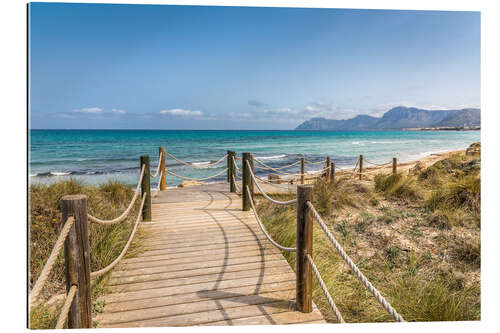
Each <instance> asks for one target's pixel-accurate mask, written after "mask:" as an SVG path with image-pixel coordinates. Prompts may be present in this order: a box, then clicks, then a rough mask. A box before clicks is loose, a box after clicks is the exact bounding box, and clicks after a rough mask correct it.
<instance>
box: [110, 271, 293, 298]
mask: <svg viewBox="0 0 500 333" xmlns="http://www.w3.org/2000/svg"><path fill="white" fill-rule="evenodd" d="M286 281H295V274H292V273H290V274H278V275H265V276H263V277H262V278H261V279H256V278H255V277H249V278H243V279H234V280H223V281H220V283H219V284H218V285H217V289H221V288H232V287H244V286H250V285H251V286H256V288H257V286H258V285H260V284H264V283H272V282H286ZM213 287H214V283H213V282H204V283H196V284H190V285H185V286H175V287H165V288H157V289H149V290H141V291H131V292H120V293H118V292H116V293H112V294H109V295H106V296H105V297H104V299H105V300H106V302H107V303H111V302H123V301H132V300H137V299H149V298H151V297H165V296H173V295H182V294H184V293H190V292H197V291H200V290H210V289H212V288H213Z"/></svg>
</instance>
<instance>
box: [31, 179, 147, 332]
mask: <svg viewBox="0 0 500 333" xmlns="http://www.w3.org/2000/svg"><path fill="white" fill-rule="evenodd" d="M67 194H85V195H87V201H88V202H87V204H88V212H89V214H92V215H94V216H97V217H99V218H103V219H111V218H114V217H116V216H118V215H120V214H121V213H122V212H123V211H124V210H125V209H126V207H127V205H128V204H129V202H130V200H131V199H132V196H133V191H132V190H131V189H130V188H129V187H128V186H126V185H124V184H121V183H117V182H109V183H106V184H102V185H100V186H89V185H83V184H82V183H79V182H77V181H73V180H71V181H66V182H60V183H55V184H52V185H41V184H40V185H38V184H37V185H31V186H30V188H29V208H30V215H29V237H30V241H29V273H30V275H29V288H30V289H31V288H32V286H33V284H34V283H35V282H36V280H37V278H38V276H39V274H40V272H41V270H42V268H43V266H44V264H45V262H46V260H47V258H48V257H49V255H50V252H51V251H52V248H53V246H54V243H55V241H56V239H57V237H58V236H59V233H60V230H61V228H62V221H61V211H60V199H61V198H62V197H63V196H64V195H67ZM139 206H140V202H139V200H137V201H136V203H135V204H134V207H133V209H132V211H131V213H130V214H129V217H128V218H127V219H126V220H125V221H123V222H122V223H119V224H116V225H109V226H104V225H96V224H94V223H91V222H89V243H90V265H91V267H90V268H91V271H96V270H98V269H101V268H103V267H105V266H106V265H108V264H110V263H111V262H112V261H113V260H114V259H115V258H116V257H117V256H118V255H119V253H120V252H121V250H122V248H123V246H124V245H125V243H126V241H127V240H128V237H129V235H130V232H131V230H132V227H133V223H134V222H135V218H136V217H137V214H138V209H139ZM143 236H144V235H142V234H141V233H140V232H139V233H137V234H136V238H137V240H139V241H135V242H133V243H132V244H133V245H132V246H131V247H130V248H129V250H128V253H127V255H132V254H134V253H137V252H138V251H140V250H141V248H140V243H141V242H140V239H141V238H142V237H143ZM63 252H64V251H61V253H60V254H59V256H58V258H57V261H56V264H55V266H54V268H53V270H52V272H51V274H50V277H49V279H48V281H47V283H46V285H45V287H44V289H43V291H42V293H41V295H40V297H39V299H40V300H41V305H40V306H38V307H36V308H34V309H33V310H32V311H31V313H30V326H31V328H53V327H54V325H55V321H56V320H57V315H58V312H57V311H58V309H57V306H56V308H54V307H47V306H44V305H43V303H44V302H45V301H47V300H49V299H50V297H52V296H54V295H57V294H61V293H64V292H65V277H64V276H65V273H64V254H63ZM106 279H107V274H106V275H104V276H103V277H101V278H97V279H95V280H93V283H92V299H93V300H95V299H96V298H97V296H98V295H100V294H102V293H104V292H105V287H104V283H105V280H106ZM93 308H94V310H96V309H98V308H99V304H97V303H95V302H94V304H93ZM54 318H56V319H54Z"/></svg>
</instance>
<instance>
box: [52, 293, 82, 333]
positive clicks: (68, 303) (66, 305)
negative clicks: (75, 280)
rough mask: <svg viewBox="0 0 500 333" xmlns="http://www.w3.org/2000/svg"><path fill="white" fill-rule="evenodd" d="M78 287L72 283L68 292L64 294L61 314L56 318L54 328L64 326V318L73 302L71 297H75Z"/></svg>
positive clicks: (66, 316)
mask: <svg viewBox="0 0 500 333" xmlns="http://www.w3.org/2000/svg"><path fill="white" fill-rule="evenodd" d="M77 290H78V287H77V286H75V285H72V286H71V288H70V289H69V292H68V294H67V295H66V299H65V300H64V304H63V306H62V308H61V314H60V315H59V318H58V319H57V324H56V329H61V328H63V327H64V324H65V323H66V319H67V318H68V313H69V308H70V307H71V303H72V302H73V298H75V295H76V292H77Z"/></svg>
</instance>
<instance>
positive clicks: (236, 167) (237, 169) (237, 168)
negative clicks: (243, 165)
mask: <svg viewBox="0 0 500 333" xmlns="http://www.w3.org/2000/svg"><path fill="white" fill-rule="evenodd" d="M234 157H235V156H234V155H233V156H231V158H232V160H233V164H234V168H235V169H236V171H239V170H240V167H239V166H238V164H236V161H235V159H234Z"/></svg>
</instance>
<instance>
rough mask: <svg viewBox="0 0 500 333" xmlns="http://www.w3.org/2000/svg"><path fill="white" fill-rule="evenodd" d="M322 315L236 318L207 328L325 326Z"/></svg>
mask: <svg viewBox="0 0 500 333" xmlns="http://www.w3.org/2000/svg"><path fill="white" fill-rule="evenodd" d="M325 323H326V322H325V320H324V319H323V315H322V314H321V312H319V310H318V309H315V310H313V311H312V312H309V313H298V312H297V311H289V312H280V313H272V314H265V315H260V316H255V317H247V318H238V319H232V320H221V321H214V322H211V323H207V324H201V325H208V326H224V325H286V324H325Z"/></svg>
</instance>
